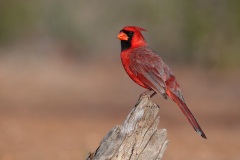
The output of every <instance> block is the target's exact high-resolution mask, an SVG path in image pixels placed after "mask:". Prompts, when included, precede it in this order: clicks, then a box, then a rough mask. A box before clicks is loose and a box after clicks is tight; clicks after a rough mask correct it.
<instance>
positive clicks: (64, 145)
mask: <svg viewBox="0 0 240 160" xmlns="http://www.w3.org/2000/svg"><path fill="white" fill-rule="evenodd" d="M171 68H172V70H173V72H174V73H175V74H176V76H177V79H178V81H179V83H180V85H181V88H182V90H183V94H184V97H185V100H186V102H187V104H188V106H189V108H190V109H191V111H192V112H193V113H194V115H195V117H196V118H197V120H198V122H199V123H200V125H201V126H202V128H203V130H204V131H205V133H206V135H207V137H208V139H207V140H205V139H202V138H201V137H200V136H199V135H198V134H197V133H196V132H195V131H194V130H193V129H192V127H191V126H190V124H189V123H188V122H187V120H186V118H185V117H184V115H183V114H182V113H181V111H180V110H179V109H178V108H177V106H176V104H174V102H172V101H171V100H168V101H165V100H163V99H162V98H161V97H160V96H156V97H154V98H153V100H154V101H155V102H156V103H157V104H159V105H160V107H161V109H160V116H161V121H160V124H159V128H166V129H167V131H168V139H169V140H170V142H169V145H168V149H167V151H166V153H165V155H164V159H166V160H170V159H171V160H179V159H194V160H200V159H204V160H215V159H216V160H226V159H230V160H239V159H240V154H239V153H240V151H239V150H240V136H239V135H240V125H239V122H240V92H239V90H240V85H239V82H240V72H239V71H216V70H202V69H198V68H195V67H193V68H187V67H179V66H175V67H171ZM143 91H144V89H142V88H140V87H139V86H137V85H136V84H135V83H133V82H132V81H131V80H130V79H129V78H128V76H127V75H126V74H125V72H124V71H123V69H122V66H121V64H120V61H117V60H114V59H113V60H107V61H105V62H102V63H99V62H96V61H93V62H91V63H90V62H80V63H79V64H78V65H70V64H65V63H58V62H51V63H49V62H45V63H44V64H41V63H36V64H35V63H30V64H23V63H20V62H19V63H16V62H15V61H6V60H4V61H3V60H1V63H0V159H1V160H32V159H34V160H55V159H58V160H60V159H62V160H65V159H71V160H75V159H76V160H79V159H84V158H85V157H86V155H87V154H88V152H92V151H94V150H95V149H96V148H97V146H98V144H99V142H100V141H101V140H102V138H103V137H104V136H105V135H106V133H107V132H108V131H109V130H110V129H111V128H112V127H113V126H114V125H116V124H122V122H123V121H124V119H125V117H126V116H127V114H128V113H129V112H130V110H131V109H132V108H133V106H134V104H135V103H136V101H137V99H138V96H139V94H140V93H141V92H143Z"/></svg>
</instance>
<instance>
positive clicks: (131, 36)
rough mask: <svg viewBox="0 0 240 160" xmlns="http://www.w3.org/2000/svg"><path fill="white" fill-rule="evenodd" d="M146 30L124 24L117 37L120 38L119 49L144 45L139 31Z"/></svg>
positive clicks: (144, 42)
mask: <svg viewBox="0 0 240 160" xmlns="http://www.w3.org/2000/svg"><path fill="white" fill-rule="evenodd" d="M141 31H146V30H145V29H143V28H140V27H136V26H126V27H124V28H123V29H122V30H121V31H120V32H119V34H118V36H117V37H118V39H120V40H121V50H122V51H124V50H126V49H130V48H136V47H140V46H144V45H146V44H147V43H146V41H145V39H144V37H143V35H142V33H141Z"/></svg>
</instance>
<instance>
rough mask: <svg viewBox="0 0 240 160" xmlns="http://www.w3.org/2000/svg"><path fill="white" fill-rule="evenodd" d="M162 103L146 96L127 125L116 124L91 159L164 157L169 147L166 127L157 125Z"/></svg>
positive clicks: (154, 159)
mask: <svg viewBox="0 0 240 160" xmlns="http://www.w3.org/2000/svg"><path fill="white" fill-rule="evenodd" d="M158 112H159V107H158V105H156V104H155V103H154V102H152V101H151V100H150V98H149V96H147V95H146V96H142V98H141V99H140V101H139V103H138V104H137V105H136V106H135V108H134V109H133V110H132V111H131V112H130V113H129V115H128V117H127V119H126V120H125V121H124V123H123V125H117V126H115V127H114V128H113V129H112V130H111V131H109V132H108V134H107V135H106V136H105V137H104V139H103V140H102V142H101V143H100V146H99V147H98V148H97V150H96V151H95V152H94V153H91V154H89V156H88V158H87V160H160V159H161V158H162V156H163V154H164V152H165V150H166V149H167V144H168V140H166V137H167V131H166V129H157V126H158V123H159V118H160V117H159V116H158Z"/></svg>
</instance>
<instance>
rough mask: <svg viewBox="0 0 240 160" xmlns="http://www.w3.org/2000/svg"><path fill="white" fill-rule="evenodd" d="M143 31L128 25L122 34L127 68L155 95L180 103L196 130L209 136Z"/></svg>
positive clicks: (124, 65)
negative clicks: (148, 42) (149, 44)
mask: <svg viewBox="0 0 240 160" xmlns="http://www.w3.org/2000/svg"><path fill="white" fill-rule="evenodd" d="M141 31H146V30H145V29H143V28H140V27H135V26H126V27H124V28H123V29H122V30H121V31H120V33H119V34H118V39H120V40H121V60H122V64H123V67H124V69H125V71H126V72H127V74H128V75H129V77H130V78H131V79H132V80H133V81H134V82H136V83H137V84H138V85H140V86H142V87H144V88H146V89H148V90H149V91H153V92H154V93H153V94H152V95H151V97H152V96H154V95H155V94H156V93H158V94H160V95H162V97H163V98H165V99H167V96H169V97H170V98H171V99H172V100H173V101H174V102H175V103H177V105H178V106H179V108H180V109H181V110H182V112H183V113H184V115H185V116H186V117H187V119H188V121H189V122H190V123H191V125H192V126H193V128H194V130H195V131H196V132H197V133H198V134H200V135H201V136H202V137H203V138H206V139H207V137H206V135H205V134H204V132H203V130H202V129H201V127H200V126H199V124H198V122H197V120H196V119H195V118H194V116H193V114H192V113H191V111H190V110H189V109H188V107H187V105H186V103H185V101H184V98H183V95H182V92H181V89H180V86H179V84H178V83H177V81H176V78H175V76H174V75H173V73H172V72H171V70H170V68H169V67H168V66H167V65H166V63H165V62H164V61H163V60H162V58H161V57H160V56H159V55H158V54H157V53H156V52H155V51H154V50H152V49H151V48H150V47H149V46H148V44H147V42H146V41H145V39H144V37H143V35H142V33H141Z"/></svg>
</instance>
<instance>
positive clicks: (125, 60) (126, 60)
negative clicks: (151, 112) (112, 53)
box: [121, 51, 150, 89]
mask: <svg viewBox="0 0 240 160" xmlns="http://www.w3.org/2000/svg"><path fill="white" fill-rule="evenodd" d="M130 56H131V52H129V51H123V52H121V60H122V64H123V67H124V69H125V71H126V72H127V74H128V76H129V77H130V78H131V79H132V80H133V81H134V82H135V83H137V84H138V85H140V86H142V87H144V88H147V89H150V87H149V86H147V85H146V84H144V83H143V82H142V81H141V80H140V79H139V78H138V74H137V73H136V71H133V70H132V68H130V64H131V58H130Z"/></svg>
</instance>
